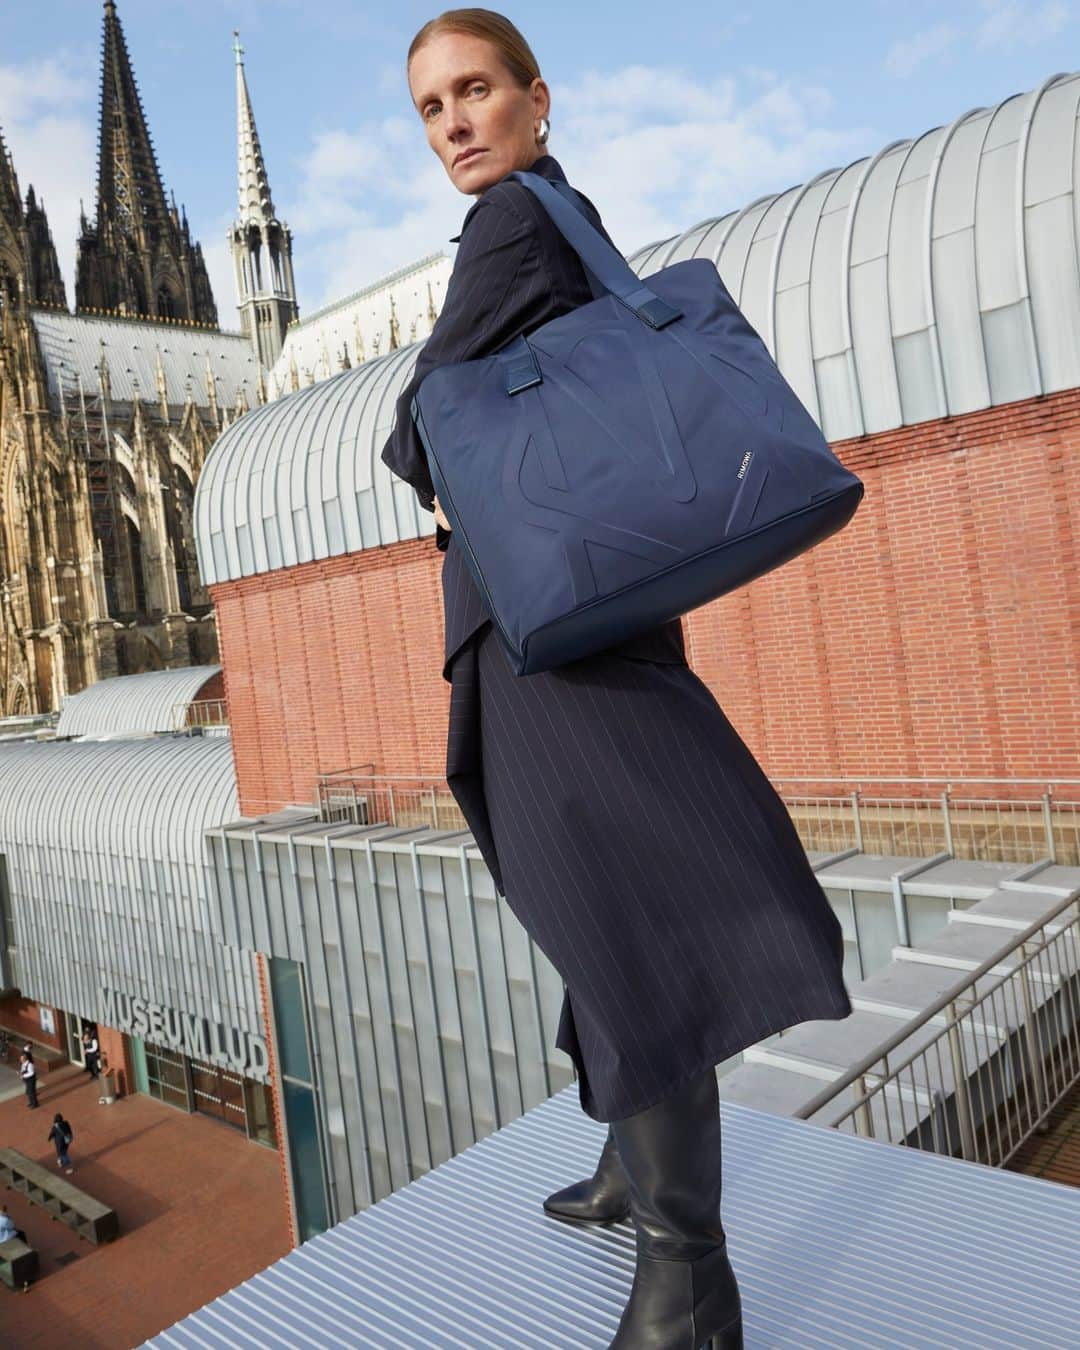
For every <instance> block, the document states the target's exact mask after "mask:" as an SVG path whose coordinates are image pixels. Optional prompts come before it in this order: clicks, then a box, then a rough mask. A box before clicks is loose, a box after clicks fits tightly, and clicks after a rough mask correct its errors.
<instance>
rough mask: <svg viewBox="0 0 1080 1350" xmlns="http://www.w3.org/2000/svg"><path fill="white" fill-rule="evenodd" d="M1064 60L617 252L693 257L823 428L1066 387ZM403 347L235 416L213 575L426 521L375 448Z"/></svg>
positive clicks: (202, 517) (368, 542) (1069, 377)
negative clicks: (936, 119)
mask: <svg viewBox="0 0 1080 1350" xmlns="http://www.w3.org/2000/svg"><path fill="white" fill-rule="evenodd" d="M1078 102H1080V74H1075V73H1074V74H1064V75H1055V76H1052V77H1051V78H1050V79H1048V80H1046V81H1044V83H1043V84H1041V85H1040V86H1039V88H1037V89H1035V90H1031V91H1029V92H1027V93H1023V94H1017V95H1014V96H1013V97H1011V98H1008V99H1005V100H1004V101H1003V102H1002V103H999V104H997V105H996V106H995V107H991V108H975V109H972V110H971V111H970V112H966V113H964V114H962V115H961V116H960V117H958V118H956V120H955V121H953V122H951V123H950V124H949V125H948V126H946V127H937V128H935V129H934V130H932V131H929V132H926V133H925V134H924V135H922V136H919V137H917V138H915V139H914V140H905V141H896V142H893V143H892V144H891V145H887V146H886V147H885V148H884V149H882V150H881V151H879V152H878V153H877V154H876V155H873V156H871V157H869V158H866V159H861V160H858V161H856V162H855V163H853V164H850V165H848V166H847V167H846V168H839V169H829V170H827V171H826V172H824V173H821V174H819V175H818V176H817V177H815V178H812V179H811V180H810V181H809V182H807V183H803V184H801V185H799V186H796V187H792V188H789V189H787V190H786V191H784V192H781V193H777V194H775V195H773V196H769V197H763V198H760V199H759V200H758V201H756V202H752V203H751V204H750V205H748V206H746V207H744V208H743V209H742V210H740V211H733V212H730V213H728V214H727V215H724V216H718V217H715V218H712V219H709V220H705V221H702V222H701V223H700V224H698V225H695V226H694V227H693V228H692V229H689V230H687V231H685V232H684V233H683V234H681V235H678V236H677V237H676V238H673V239H668V240H664V241H663V242H661V243H656V244H652V245H650V246H648V247H647V248H644V249H641V250H639V251H638V252H636V253H634V254H633V255H631V257H630V263H631V265H632V266H633V267H634V269H635V270H636V271H637V272H638V274H639V275H640V276H647V275H649V274H650V273H652V272H655V271H657V270H658V269H659V268H661V267H664V266H666V265H668V264H669V263H673V262H677V261H679V260H681V259H684V258H691V257H707V258H711V259H712V260H713V261H714V262H715V263H716V265H717V267H718V269H719V271H720V274H721V276H722V277H723V279H724V283H725V285H726V286H727V287H728V289H729V290H730V291H731V293H732V295H733V296H734V298H735V300H736V302H737V303H738V305H739V306H740V308H741V309H742V310H743V312H744V313H745V315H746V317H747V318H748V319H749V321H750V322H751V323H752V324H753V325H754V327H755V328H756V329H757V331H758V332H759V333H760V334H761V337H762V338H763V339H764V341H765V343H766V345H767V346H768V347H769V350H770V351H771V352H772V353H773V355H774V357H775V359H776V361H777V363H778V364H779V366H780V368H781V370H782V371H783V373H784V375H785V377H786V378H787V379H788V381H789V382H790V384H791V385H792V387H793V388H794V389H795V391H796V393H797V394H798V395H799V397H800V398H801V399H802V400H803V402H804V403H805V404H806V406H807V408H809V410H810V411H811V413H813V415H814V416H815V417H816V418H817V419H818V421H819V423H820V424H821V426H822V428H823V430H824V432H825V434H826V436H828V438H829V439H830V440H832V441H837V440H843V439H845V438H848V437H852V436H861V435H869V434H873V433H876V432H882V431H887V430H889V429H891V428H894V427H898V426H903V425H908V424H911V423H915V422H922V421H926V420H928V419H931V418H938V417H946V416H949V415H952V414H957V413H964V412H970V411H972V410H974V409H977V408H986V407H991V406H993V405H995V404H1000V403H1009V402H1012V401H1014V400H1016V399H1022V398H1030V397H1033V396H1037V395H1040V394H1045V393H1049V392H1052V391H1054V390H1058V389H1069V388H1073V387H1075V386H1077V385H1080V270H1078V263H1077V234H1078V221H1077V208H1078V202H1077V194H1076V191H1075V188H1076V180H1077V176H1078V159H1080V148H1078V147H1080V142H1078V138H1077V135H1076V122H1077V114H1078ZM419 345H420V344H414V346H412V347H409V348H405V349H403V350H402V351H399V352H395V353H393V355H391V356H387V357H384V358H382V359H380V360H378V361H372V362H368V363H367V364H365V365H363V366H361V367H359V368H358V369H356V370H351V371H346V372H344V373H343V374H341V375H339V376H337V377H335V378H333V379H330V380H326V381H324V382H323V383H321V384H317V385H313V386H311V387H310V388H308V389H304V390H301V391H300V392H299V393H297V394H293V395H290V396H289V397H287V398H284V399H281V400H279V401H278V402H276V403H273V404H269V405H267V406H266V407H263V408H260V409H259V410H258V411H256V412H253V413H249V414H248V415H247V416H245V417H242V418H241V419H240V420H239V421H238V422H236V423H234V425H233V426H232V427H231V428H230V429H229V430H228V431H226V433H225V434H224V435H223V436H222V437H221V438H220V440H219V441H218V442H217V444H216V445H215V447H214V449H213V451H212V452H211V454H210V456H209V458H208V461H207V464H206V466H205V467H204V469H203V472H202V477H201V479H200V481H199V487H198V490H197V494H196V538H197V543H198V550H199V566H200V573H201V575H202V577H203V580H204V581H205V582H206V583H208V584H212V583H215V582H220V581H225V580H229V579H232V578H236V577H243V576H250V575H252V574H253V573H257V572H265V571H270V570H272V569H274V568H277V567H288V566H291V565H293V564H295V563H298V562H306V561H309V560H312V559H315V558H325V557H330V556H332V555H334V554H338V553H348V552H353V551H355V550H357V549H361V548H368V547H372V546H374V545H379V544H389V543H393V542H394V541H396V540H398V539H405V538H417V537H420V536H421V535H424V534H430V533H433V532H434V519H433V517H432V516H431V515H430V513H429V512H423V511H421V510H420V508H419V507H418V506H417V504H416V500H415V494H414V493H413V490H412V489H411V488H410V487H409V486H408V485H407V484H404V483H402V482H400V480H397V479H395V478H394V477H393V475H392V474H391V473H390V471H389V470H388V469H387V468H386V467H385V466H384V465H383V464H382V462H381V460H380V459H379V452H380V450H381V449H382V444H383V442H384V440H385V438H386V435H387V434H388V432H389V430H390V426H391V424H392V422H393V412H394V400H395V398H396V396H397V395H398V394H399V393H400V391H401V389H402V387H403V386H404V384H405V382H406V380H407V379H408V376H409V373H410V372H411V370H412V366H413V363H414V361H415V356H416V352H417V350H418V349H419Z"/></svg>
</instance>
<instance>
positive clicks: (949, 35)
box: [885, 23, 957, 79]
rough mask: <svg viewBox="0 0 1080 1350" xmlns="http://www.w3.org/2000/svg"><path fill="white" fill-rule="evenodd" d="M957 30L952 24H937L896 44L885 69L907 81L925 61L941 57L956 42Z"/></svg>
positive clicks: (886, 58)
mask: <svg viewBox="0 0 1080 1350" xmlns="http://www.w3.org/2000/svg"><path fill="white" fill-rule="evenodd" d="M956 36H957V34H956V29H955V28H954V27H953V25H952V24H951V23H935V24H934V25H933V26H932V27H930V28H924V29H922V30H921V32H918V33H915V34H913V35H912V36H911V37H908V38H901V39H899V41H897V42H894V43H893V45H892V46H891V47H890V48H889V50H888V52H887V53H886V56H885V67H886V69H887V70H888V71H889V73H890V74H891V75H896V76H899V77H900V78H901V79H906V78H907V76H909V75H911V74H912V73H913V72H914V71H915V70H916V69H918V67H919V66H921V65H922V64H923V62H925V61H929V60H930V59H931V58H932V57H935V56H940V55H941V53H942V52H944V51H945V50H946V49H947V48H948V47H950V46H951V45H952V43H953V41H954V40H955V38H956Z"/></svg>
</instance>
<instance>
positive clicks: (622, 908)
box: [450, 627, 851, 1120]
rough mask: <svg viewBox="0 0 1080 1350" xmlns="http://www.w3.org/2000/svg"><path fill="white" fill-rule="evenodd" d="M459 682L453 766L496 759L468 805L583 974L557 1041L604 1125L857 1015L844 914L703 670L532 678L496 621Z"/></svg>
mask: <svg viewBox="0 0 1080 1350" xmlns="http://www.w3.org/2000/svg"><path fill="white" fill-rule="evenodd" d="M453 675H454V680H453V684H454V694H455V695H459V691H460V696H459V697H455V698H454V699H453V700H452V703H453V704H454V707H453V710H452V722H451V728H450V743H451V758H453V757H454V756H455V753H457V752H467V754H468V756H469V758H470V759H471V760H472V761H473V762H476V761H478V766H477V768H478V771H477V772H476V773H475V774H474V775H472V776H469V777H468V782H467V783H466V785H465V791H464V793H463V797H464V802H465V803H468V805H469V806H470V807H473V806H477V805H478V806H479V807H480V809H481V813H482V815H483V821H484V829H485V831H486V833H485V836H484V837H483V838H482V839H481V838H480V837H479V836H478V837H477V843H478V845H479V846H480V847H481V849H482V851H484V853H485V857H487V856H488V851H492V852H493V853H494V861H495V863H496V866H497V868H498V871H497V872H496V876H497V878H498V880H499V885H500V889H501V890H502V891H503V894H504V895H505V896H506V899H507V903H508V904H509V906H510V908H511V909H512V910H513V911H514V913H515V914H516V915H517V917H518V918H519V919H520V920H521V922H522V924H523V925H524V927H525V928H526V929H527V930H528V932H529V933H530V934H531V935H532V936H533V938H534V939H535V941H536V943H537V945H538V946H539V947H540V948H541V949H542V950H543V951H544V953H545V954H546V955H547V956H548V958H549V959H550V960H551V962H552V964H553V965H554V966H555V968H556V969H557V970H558V971H559V973H560V975H561V976H562V977H563V979H564V981H565V982H566V986H567V989H566V996H565V999H564V1002H563V1010H562V1017H561V1020H560V1024H559V1030H558V1035H557V1037H556V1044H557V1045H558V1046H559V1048H560V1049H562V1050H564V1051H566V1053H567V1054H568V1055H570V1057H571V1058H572V1059H573V1061H574V1063H575V1066H576V1068H577V1071H578V1080H579V1091H580V1096H581V1105H582V1109H583V1110H584V1111H585V1112H586V1113H587V1114H588V1115H590V1116H592V1117H593V1118H594V1119H596V1120H618V1119H620V1118H622V1117H623V1116H627V1115H631V1114H633V1113H634V1112H636V1111H641V1110H644V1109H645V1108H646V1107H647V1106H650V1105H652V1104H653V1103H654V1102H656V1101H659V1100H660V1099H661V1098H662V1097H664V1096H666V1095H667V1094H668V1093H670V1092H672V1091H674V1090H675V1089H676V1088H677V1087H679V1086H681V1085H682V1084H683V1083H684V1082H685V1081H686V1080H687V1079H688V1078H690V1077H692V1076H693V1075H694V1074H696V1073H698V1072H700V1071H701V1070H702V1069H703V1068H706V1067H709V1066H712V1065H714V1064H718V1063H719V1062H720V1061H721V1060H722V1059H725V1058H726V1057H727V1056H728V1055H732V1054H735V1053H736V1052H737V1051H739V1050H741V1049H743V1048H745V1047H746V1046H747V1045H752V1044H754V1043H755V1042H756V1041H759V1040H761V1039H762V1038H763V1037H765V1036H767V1035H770V1034H771V1033H773V1032H776V1031H780V1030H782V1029H783V1028H784V1027H788V1026H792V1025H794V1024H795V1023H798V1022H803V1021H807V1020H809V1019H811V1018H842V1017H846V1016H847V1015H848V1014H849V1013H850V1012H851V1003H850V1000H849V998H848V994H847V990H846V988H845V986H844V982H843V978H842V975H841V964H842V960H843V939H842V934H841V929H840V923H839V920H838V919H837V917H836V915H835V914H834V913H833V911H832V908H831V906H830V905H829V903H828V900H827V899H826V897H825V894H824V892H823V891H822V889H821V887H820V886H819V885H818V882H817V880H816V878H815V876H814V873H813V871H812V869H811V867H810V863H809V861H808V859H807V857H806V854H805V852H804V850H803V848H802V845H801V844H800V842H799V838H798V835H797V834H796V832H795V828H794V826H793V824H792V822H791V819H790V817H789V815H788V813H787V810H786V809H785V807H784V805H783V803H782V802H781V801H780V799H779V797H778V796H777V795H776V792H775V791H774V789H773V787H772V785H771V784H770V783H769V780H768V779H767V778H766V776H765V774H764V773H763V772H762V770H761V768H760V766H759V765H758V764H757V762H756V761H755V759H754V757H753V756H752V755H751V754H750V751H749V750H748V749H747V747H746V745H745V744H744V743H743V741H742V740H741V738H740V737H739V735H738V733H737V732H736V731H735V729H734V728H733V727H732V725H731V723H730V722H729V721H728V719H727V717H726V716H725V715H724V713H723V711H722V709H721V708H720V706H719V704H718V703H717V702H716V700H715V699H714V698H713V696H712V694H711V693H710V692H709V690H708V689H707V688H706V686H705V685H704V684H703V683H702V682H701V680H699V679H698V677H697V676H696V675H695V674H694V673H693V671H692V670H691V669H690V668H689V666H687V665H686V664H682V665H679V664H675V663H663V662H655V661H649V660H642V659H638V658H634V657H627V656H623V655H620V654H618V653H617V652H616V651H615V650H612V651H608V652H602V653H601V654H600V655H598V656H594V657H589V658H587V659H585V660H582V661H577V662H573V663H571V664H570V665H566V666H562V667H560V668H559V669H557V670H553V671H546V672H542V673H540V674H536V675H530V676H528V677H517V676H515V675H514V674H513V673H512V672H511V670H510V666H509V663H508V661H507V659H506V656H505V654H504V653H503V651H502V648H501V646H500V645H499V642H498V638H497V636H496V634H495V632H494V630H493V629H492V628H490V627H489V628H487V629H486V630H485V631H484V632H483V633H482V634H480V635H479V636H478V637H477V638H476V640H475V641H473V642H471V643H469V644H468V645H467V646H465V647H464V648H463V650H462V651H461V652H460V653H459V655H458V656H457V658H456V660H455V662H454V666H453ZM463 758H464V754H463ZM461 762H463V759H462V761H461ZM485 807H486V810H485V809H484V808H485ZM463 809H464V803H463ZM467 814H468V812H467ZM490 865H491V864H490V863H489V866H490Z"/></svg>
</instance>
